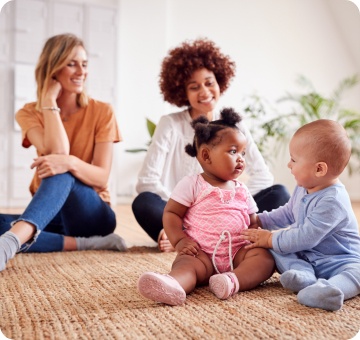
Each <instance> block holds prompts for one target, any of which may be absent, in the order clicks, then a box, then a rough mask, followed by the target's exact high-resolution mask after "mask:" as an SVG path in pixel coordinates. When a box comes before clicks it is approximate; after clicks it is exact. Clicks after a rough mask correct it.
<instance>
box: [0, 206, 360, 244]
mask: <svg viewBox="0 0 360 340" xmlns="http://www.w3.org/2000/svg"><path fill="white" fill-rule="evenodd" d="M353 209H354V211H355V215H356V217H357V220H358V224H359V231H360V202H353ZM22 210H23V209H1V208H0V213H21V212H22ZM114 210H115V212H116V218H117V227H116V230H115V232H116V233H117V234H119V235H121V236H122V237H123V238H124V239H125V241H126V244H127V246H128V247H132V246H148V247H155V246H156V243H155V242H154V241H153V240H152V239H151V238H150V237H149V236H148V235H147V234H146V233H145V231H144V230H143V229H142V228H141V227H140V226H139V225H138V223H137V222H136V220H135V217H134V215H133V213H132V210H131V206H130V205H129V204H119V205H117V206H115V207H114Z"/></svg>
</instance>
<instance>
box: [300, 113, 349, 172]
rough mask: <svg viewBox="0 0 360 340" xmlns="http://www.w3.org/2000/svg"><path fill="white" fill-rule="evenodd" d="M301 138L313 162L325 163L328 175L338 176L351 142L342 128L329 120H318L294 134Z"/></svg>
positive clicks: (345, 162)
mask: <svg viewBox="0 0 360 340" xmlns="http://www.w3.org/2000/svg"><path fill="white" fill-rule="evenodd" d="M295 136H301V138H302V140H303V143H304V144H303V147H304V150H307V151H308V152H309V153H310V154H311V155H312V157H313V158H314V159H315V162H325V163H326V164H327V166H328V169H329V173H330V174H331V175H333V176H338V175H340V174H341V173H342V172H343V170H344V169H345V167H346V165H347V164H348V162H349V159H350V156H351V142H350V139H349V137H348V135H347V133H346V130H345V129H344V127H343V126H342V125H341V124H339V123H338V122H336V121H334V120H330V119H319V120H316V121H313V122H311V123H308V124H305V125H304V126H302V127H301V128H300V129H299V130H297V131H296V132H295V134H294V137H295Z"/></svg>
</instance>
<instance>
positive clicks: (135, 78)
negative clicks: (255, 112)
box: [0, 0, 360, 201]
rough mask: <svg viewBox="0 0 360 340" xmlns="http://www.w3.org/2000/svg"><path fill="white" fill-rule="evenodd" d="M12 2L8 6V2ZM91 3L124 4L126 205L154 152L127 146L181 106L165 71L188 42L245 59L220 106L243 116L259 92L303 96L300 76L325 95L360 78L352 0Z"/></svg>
mask: <svg viewBox="0 0 360 340" xmlns="http://www.w3.org/2000/svg"><path fill="white" fill-rule="evenodd" d="M13 1H16V0H13ZM64 1H65V2H81V1H82V0H64ZM5 2H6V0H0V6H2V5H3V4H4V3H5ZM89 2H91V3H94V4H99V5H100V4H101V5H109V6H114V5H118V7H119V25H118V30H119V31H118V33H119V44H118V51H117V56H118V67H117V71H116V72H117V79H118V81H117V82H118V93H117V100H116V103H115V104H116V109H117V114H118V121H119V125H120V129H121V131H122V134H123V137H124V141H123V142H122V143H120V144H118V145H116V148H115V151H116V157H115V169H114V174H115V175H116V176H117V192H118V198H119V199H120V201H121V199H125V200H130V199H131V196H132V195H134V194H135V183H136V178H137V174H138V171H139V169H140V166H141V163H142V161H143V158H144V153H142V154H129V153H127V152H125V149H127V148H136V147H141V146H144V145H145V144H146V142H148V140H149V136H148V134H147V130H146V126H145V118H146V117H149V118H150V119H152V120H154V121H155V122H157V121H158V120H159V118H160V116H161V115H163V114H166V113H169V112H172V111H175V110H177V108H175V107H171V106H170V105H167V104H166V103H164V102H163V100H162V98H161V95H160V92H159V87H158V75H159V71H160V64H161V61H162V59H163V57H164V56H165V55H166V52H167V51H168V50H169V49H170V48H172V47H175V46H176V45H178V44H179V43H181V42H182V41H184V40H185V39H195V38H197V37H201V36H203V37H208V38H210V39H212V40H214V41H215V42H216V43H217V44H218V45H219V46H220V47H221V48H222V49H223V52H224V53H226V54H229V55H230V56H231V57H232V58H233V59H234V60H235V61H236V63H237V76H236V78H235V80H234V81H233V83H232V86H231V87H230V88H229V90H228V91H227V92H226V93H225V94H224V96H223V97H222V99H221V101H220V105H219V108H220V107H222V106H225V105H226V106H234V107H235V108H236V109H237V110H241V108H242V107H243V98H244V97H245V96H246V95H249V94H251V93H253V92H254V91H257V92H258V93H259V94H261V95H263V96H265V97H266V98H268V99H269V100H271V101H274V100H275V99H277V98H279V97H280V96H282V95H283V94H284V93H285V91H296V90H297V87H296V86H295V80H296V77H297V75H299V74H303V75H305V76H307V77H308V78H309V79H311V80H312V81H313V83H314V85H315V87H316V88H317V89H318V90H319V91H320V92H323V93H324V94H328V93H329V92H330V91H331V90H332V89H333V88H334V87H335V86H336V85H337V83H338V81H340V80H341V79H343V78H344V77H346V76H349V75H352V74H354V73H359V74H360V39H359V35H360V15H359V10H358V8H357V7H356V6H355V5H354V4H353V3H352V2H350V1H348V0H151V1H149V0H89ZM104 39H106V37H104ZM359 94H360V93H359V87H357V88H356V89H355V90H354V91H353V92H352V93H351V94H350V95H349V96H348V97H347V98H346V100H345V101H344V106H346V107H349V108H353V109H355V110H357V111H358V112H360V95H359ZM2 147H3V146H2ZM287 158H288V157H287V155H284V156H283V157H281V158H280V159H279V160H277V162H276V166H275V167H273V169H272V170H273V172H274V175H275V179H276V181H277V182H281V183H284V184H285V185H287V186H288V187H289V189H290V190H292V188H293V186H294V181H293V178H292V176H291V175H290V174H289V171H288V170H287V168H286V163H287ZM344 182H345V184H346V185H347V188H348V190H349V192H350V194H351V197H352V198H353V199H357V200H360V176H359V175H358V176H353V177H351V178H347V176H345V178H344ZM129 197H130V198H129Z"/></svg>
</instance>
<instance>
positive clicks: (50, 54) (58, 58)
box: [35, 33, 88, 110]
mask: <svg viewBox="0 0 360 340" xmlns="http://www.w3.org/2000/svg"><path fill="white" fill-rule="evenodd" d="M77 46H81V47H83V48H84V49H85V47H84V43H83V41H82V40H81V39H80V38H78V37H77V36H75V35H74V34H70V33H67V34H59V35H55V36H53V37H51V38H49V39H48V40H47V41H46V43H45V45H44V47H43V50H42V52H41V54H40V57H39V61H38V63H37V65H36V69H35V79H36V83H37V103H36V109H37V110H39V109H40V107H41V95H42V92H43V91H44V89H45V88H47V85H48V83H49V82H50V81H51V79H52V78H53V76H54V75H55V74H56V72H58V71H59V70H61V69H62V68H63V67H64V66H65V65H66V64H67V63H68V62H69V56H70V54H71V52H72V51H73V49H74V48H75V47H77ZM76 102H77V104H78V105H79V106H80V107H84V106H86V105H87V104H88V97H87V95H86V93H85V91H83V92H82V93H80V94H78V95H77V98H76Z"/></svg>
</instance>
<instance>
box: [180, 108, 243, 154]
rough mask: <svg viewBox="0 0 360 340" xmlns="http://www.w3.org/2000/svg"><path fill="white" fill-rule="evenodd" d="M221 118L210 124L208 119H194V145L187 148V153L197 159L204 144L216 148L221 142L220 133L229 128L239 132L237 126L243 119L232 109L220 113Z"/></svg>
mask: <svg viewBox="0 0 360 340" xmlns="http://www.w3.org/2000/svg"><path fill="white" fill-rule="evenodd" d="M220 116H221V118H220V119H218V120H214V121H212V122H210V121H209V120H208V119H207V117H205V116H200V117H199V118H197V119H194V120H193V121H192V123H191V126H192V127H193V128H194V130H195V135H194V142H193V144H187V145H186V146H185V152H186V153H187V154H188V155H189V156H191V157H196V155H197V152H198V150H199V148H200V146H201V145H202V144H207V145H210V144H211V145H212V146H215V145H217V144H218V143H220V142H221V136H220V135H219V132H220V131H222V130H225V129H228V128H233V129H236V130H239V128H238V126H237V124H238V123H240V122H241V120H242V117H241V116H240V115H239V114H238V113H237V112H235V110H234V109H232V108H224V109H222V110H221V112H220Z"/></svg>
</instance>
